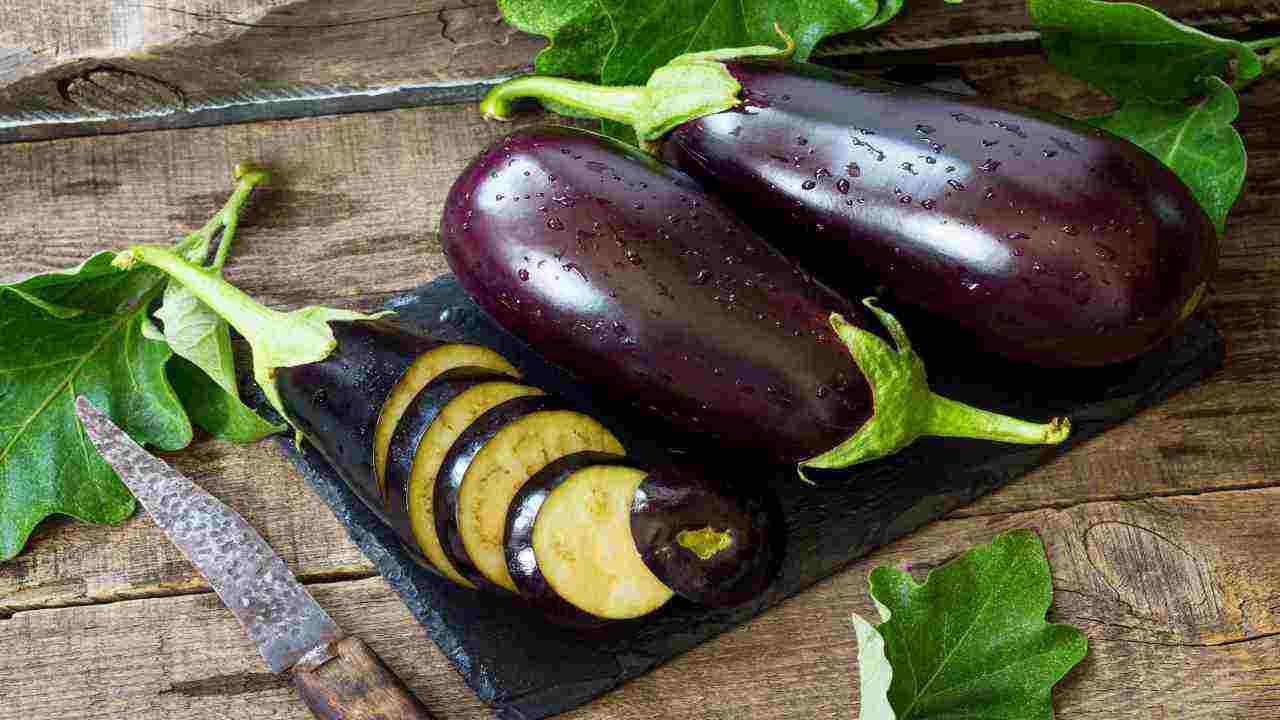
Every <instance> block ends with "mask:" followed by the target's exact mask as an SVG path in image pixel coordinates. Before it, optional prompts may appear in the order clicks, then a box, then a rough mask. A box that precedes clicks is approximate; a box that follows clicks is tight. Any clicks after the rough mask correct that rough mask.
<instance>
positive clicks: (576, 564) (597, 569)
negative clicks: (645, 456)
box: [533, 465, 675, 620]
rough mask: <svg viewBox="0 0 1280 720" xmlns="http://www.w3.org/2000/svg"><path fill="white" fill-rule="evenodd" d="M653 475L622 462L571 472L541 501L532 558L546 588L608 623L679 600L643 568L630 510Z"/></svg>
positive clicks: (534, 534)
mask: <svg viewBox="0 0 1280 720" xmlns="http://www.w3.org/2000/svg"><path fill="white" fill-rule="evenodd" d="M647 476H648V474H647V473H646V472H645V471H643V470H640V469H637V468H633V467H628V466H624V465H594V466H591V467H587V468H584V469H581V470H578V471H577V472H575V473H573V475H572V476H570V477H569V478H568V479H566V480H565V481H564V482H563V483H561V485H560V486H559V487H557V488H556V489H555V490H553V491H552V492H551V493H550V494H548V496H547V497H546V499H545V500H544V501H543V503H542V507H541V509H540V510H539V512H538V516H537V519H536V520H535V521H534V524H533V554H534V557H535V558H536V560H537V563H538V567H539V569H540V570H541V571H542V574H543V576H544V577H545V578H546V580H547V583H548V584H549V585H550V586H551V587H552V589H553V590H555V592H556V594H558V595H559V596H560V597H562V598H564V600H565V601H566V602H568V603H570V604H571V605H573V606H574V607H576V608H578V609H580V610H582V611H584V612H586V613H589V614H591V615H594V616H596V617H600V618H605V619H609V620H628V619H632V618H637V617H641V616H643V615H647V614H649V613H651V612H654V611H655V610H658V609H659V608H661V607H662V606H664V605H666V604H667V602H668V601H670V600H671V598H672V597H673V596H674V595H675V593H674V592H673V591H672V590H671V588H670V587H667V585H665V584H664V583H663V582H662V581H661V580H659V579H658V577H657V576H656V575H654V574H653V571H651V570H650V569H649V566H648V565H646V564H645V562H644V559H643V558H642V557H641V556H640V552H639V551H638V550H637V549H636V546H635V540H634V539H633V538H632V535H631V506H632V502H633V500H634V498H635V495H636V491H637V490H638V489H639V488H640V485H641V483H643V482H644V480H645V478H646V477H647Z"/></svg>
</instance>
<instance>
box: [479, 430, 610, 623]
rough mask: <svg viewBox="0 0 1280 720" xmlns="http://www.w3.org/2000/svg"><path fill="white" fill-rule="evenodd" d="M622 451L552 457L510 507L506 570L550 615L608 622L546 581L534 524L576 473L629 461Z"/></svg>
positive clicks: (518, 588) (559, 619)
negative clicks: (548, 501) (552, 496)
mask: <svg viewBox="0 0 1280 720" xmlns="http://www.w3.org/2000/svg"><path fill="white" fill-rule="evenodd" d="M626 463H627V458H626V457H624V456H622V455H614V454H611V453H601V452H590V451H587V452H579V453H573V454H572V455H566V456H564V457H562V458H559V459H557V460H553V461H552V462H551V463H550V464H548V465H547V466H546V467H544V468H542V469H541V470H539V471H538V472H536V473H534V475H533V477H531V478H529V481H528V482H526V483H525V484H524V487H522V488H520V491H519V492H518V493H516V496H515V498H514V499H513V500H512V501H511V507H510V508H509V509H508V510H507V529H506V539H505V541H504V549H505V551H506V557H507V572H509V573H510V574H511V579H512V580H513V581H514V582H515V585H516V591H517V592H518V593H519V594H520V597H522V598H524V599H525V600H527V601H529V602H530V603H532V604H533V605H535V606H537V607H538V608H539V609H541V610H542V611H543V612H545V613H546V614H547V616H548V617H550V618H551V619H553V620H555V621H557V622H561V623H564V624H567V625H573V626H580V627H581V626H585V627H592V626H595V625H599V624H601V623H604V622H607V621H606V620H605V619H604V618H601V617H597V616H595V615H592V614H590V613H588V612H586V611H585V610H582V609H581V608H579V607H578V606H576V605H574V604H572V603H570V602H569V601H568V600H565V599H564V598H562V597H560V595H559V594H558V593H557V592H556V591H555V589H554V588H552V587H551V584H550V583H548V582H547V577H546V575H543V573H542V569H541V568H540V567H539V566H538V558H537V556H536V554H535V553H534V549H533V528H534V524H535V523H536V522H537V519H538V512H539V511H540V510H541V509H542V504H543V502H545V501H546V499H547V497H548V496H549V495H550V494H551V493H552V492H554V491H555V490H556V489H557V488H559V487H560V486H561V485H563V484H564V483H565V482H566V481H567V480H569V478H570V477H572V476H573V475H574V473H576V472H578V471H579V470H583V469H585V468H589V467H598V466H611V465H624V466H625V465H626Z"/></svg>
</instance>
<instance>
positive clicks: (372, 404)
mask: <svg viewBox="0 0 1280 720" xmlns="http://www.w3.org/2000/svg"><path fill="white" fill-rule="evenodd" d="M331 326H332V328H333V333H334V336H335V337H336V338H337V341H338V344H337V348H336V349H335V350H334V352H333V353H332V354H331V355H329V356H328V357H327V358H325V359H324V360H322V361H320V362H314V363H305V364H302V365H297V366H293V367H282V368H279V369H278V370H277V372H276V374H275V380H276V387H277V388H278V390H279V393H280V399H281V401H282V402H283V403H284V409H285V411H286V416H287V419H288V420H289V422H290V424H292V425H293V426H294V427H295V428H297V429H298V430H299V431H300V432H301V433H302V434H303V435H305V436H306V437H307V438H308V439H309V440H310V441H311V443H312V444H313V445H314V446H315V447H316V449H317V450H319V451H320V454H321V455H323V456H324V458H325V460H327V461H328V462H329V464H330V465H332V466H333V468H334V470H336V471H337V472H338V475H339V476H341V477H342V479H343V480H344V481H346V483H347V485H349V486H350V487H351V489H352V490H354V491H355V492H356V494H357V495H359V496H360V497H361V498H362V499H363V500H364V501H365V503H366V504H368V505H369V506H370V507H371V508H373V509H374V510H375V512H378V513H379V514H380V515H381V516H382V517H383V518H384V519H386V520H388V521H390V520H391V516H390V515H389V514H388V512H387V509H388V508H387V506H386V504H385V501H384V497H385V492H384V485H383V483H382V481H381V480H380V479H379V475H378V474H376V470H375V458H376V457H377V454H376V453H377V452H378V448H379V447H380V443H381V442H382V438H384V437H385V438H386V439H387V440H388V441H389V440H390V437H391V432H390V429H393V428H394V427H395V423H396V421H398V420H399V416H400V414H401V413H403V412H404V407H405V406H407V405H408V403H407V402H405V398H406V397H409V398H410V399H411V397H412V396H411V395H409V393H411V392H412V393H414V394H416V391H417V388H419V387H420V386H421V385H423V384H425V383H424V382H423V380H424V378H428V377H434V376H435V375H436V374H438V373H439V372H440V371H442V370H445V369H448V368H449V367H452V366H456V365H476V364H482V363H483V364H485V365H486V366H489V367H493V368H494V369H497V370H499V371H503V372H510V373H512V374H514V373H515V368H512V367H511V365H510V364H509V363H507V361H506V360H503V359H502V358H501V357H500V356H499V355H498V354H497V353H495V352H493V351H492V350H489V349H488V348H482V347H479V346H476V345H465V344H459V343H445V342H441V341H439V340H435V339H432V338H427V337H423V336H421V335H418V334H416V333H412V332H409V331H408V330H405V329H403V328H401V327H399V326H397V325H394V324H392V323H389V322H387V321H385V320H356V321H351V322H333V323H331ZM382 452H383V454H384V455H385V450H384V451H382Z"/></svg>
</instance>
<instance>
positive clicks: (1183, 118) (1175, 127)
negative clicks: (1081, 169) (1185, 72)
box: [1092, 77, 1247, 234]
mask: <svg viewBox="0 0 1280 720" xmlns="http://www.w3.org/2000/svg"><path fill="white" fill-rule="evenodd" d="M1202 87H1203V88H1204V92H1205V94H1204V96H1203V97H1202V98H1201V99H1200V100H1198V101H1197V102H1194V103H1190V104H1188V103H1184V102H1174V103H1154V102H1151V101H1149V100H1141V99H1135V100H1129V101H1128V102H1126V103H1125V104H1124V105H1122V106H1121V107H1120V109H1119V110H1117V111H1116V112H1114V113H1112V114H1110V115H1105V116H1103V117H1098V118H1093V119H1092V122H1093V123H1094V124H1095V125H1097V126H1098V127H1100V128H1103V129H1104V130H1109V131H1111V132H1113V133H1115V134H1116V135H1119V136H1121V137H1123V138H1125V139H1127V140H1129V141H1130V142H1132V143H1134V144H1136V145H1139V146H1140V147H1142V148H1143V149H1144V150H1146V151H1147V152H1149V153H1151V154H1152V155H1155V156H1156V157H1158V158H1160V160H1161V161H1163V162H1164V164H1165V165H1168V166H1169V167H1170V168H1171V169H1172V170H1173V171H1174V172H1175V173H1177V175H1178V177H1179V178H1181V179H1182V182H1184V183H1186V184H1187V187H1189V188H1191V192H1192V194H1194V195H1195V197H1196V200H1198V201H1200V205H1201V206H1203V207H1204V209H1205V212H1207V213H1209V217H1210V218H1212V219H1213V223H1214V225H1215V226H1216V227H1217V228H1218V233H1219V234H1221V233H1222V231H1223V229H1224V228H1225V227H1226V223H1227V213H1228V212H1229V211H1230V210H1231V206H1232V204H1234V203H1235V201H1236V197H1237V196H1239V195H1240V189H1241V188H1242V187H1243V186H1244V175H1245V168H1246V165H1247V158H1246V155H1245V150H1244V141H1243V140H1241V139H1240V134H1239V133H1237V132H1236V129H1235V128H1233V127H1231V122H1232V121H1233V120H1235V119H1236V115H1237V114H1239V112H1240V104H1239V102H1238V101H1237V99H1236V94H1235V92H1234V91H1232V90H1231V88H1230V87H1229V86H1228V85H1227V84H1226V83H1225V82H1223V81H1222V80H1221V79H1220V78H1216V77H1213V78H1206V79H1205V80H1204V81H1203V85H1202Z"/></svg>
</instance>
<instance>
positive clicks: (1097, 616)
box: [0, 489, 1280, 720]
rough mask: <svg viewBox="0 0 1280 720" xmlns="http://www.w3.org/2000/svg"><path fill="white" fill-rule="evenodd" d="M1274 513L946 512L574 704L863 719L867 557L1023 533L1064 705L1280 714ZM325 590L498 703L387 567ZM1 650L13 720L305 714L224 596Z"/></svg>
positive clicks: (444, 704)
mask: <svg viewBox="0 0 1280 720" xmlns="http://www.w3.org/2000/svg"><path fill="white" fill-rule="evenodd" d="M1277 512H1280V489H1266V490H1253V491H1248V492H1223V493H1213V494H1208V495H1198V496H1190V497H1177V498H1158V499H1152V500H1145V501H1135V502H1102V503H1088V504H1085V505H1080V506H1077V507H1073V508H1070V509H1068V510H1064V511H1060V510H1038V511H1031V512H1027V513H1018V514H1010V515H1004V516H1001V517H998V518H965V519H957V520H945V521H942V522H938V523H934V524H932V525H930V526H928V527H926V528H925V529H924V530H922V531H920V532H917V533H915V534H913V535H911V536H909V537H908V538H906V539H904V540H903V541H900V542H898V543H896V544H894V545H891V546H889V547H886V548H883V549H881V550H880V551H878V552H876V553H875V554H873V555H872V556H871V557H870V558H868V559H867V560H866V561H864V562H860V563H857V564H855V565H853V566H852V567H850V568H849V569H848V570H846V571H845V572H843V573H841V574H839V575H837V576H836V577H834V578H832V579H831V580H829V581H827V582H824V583H821V584H820V585H819V586H817V587H815V588H814V589H813V590H811V591H809V592H807V593H804V594H803V595H801V596H799V597H797V598H795V599H793V600H790V601H788V602H786V603H784V604H782V605H780V606H779V607H777V608H775V609H773V610H771V611H770V612H769V613H767V614H765V615H763V616H761V617H760V618H757V619H756V620H755V621H753V622H751V623H749V624H747V625H745V626H743V627H740V628H738V629H736V630H734V631H732V632H730V633H727V634H726V635H724V636H721V637H720V638H717V639H716V640H713V641H712V642H710V643H707V644H705V645H703V646H701V647H699V648H697V649H696V650H694V651H692V652H690V653H688V654H687V655H684V656H682V657H680V658H678V659H676V660H675V661H673V662H672V663H670V664H669V665H668V666H667V667H665V668H663V669H661V670H659V671H658V672H655V673H651V674H649V675H646V676H644V677H642V678H640V679H638V680H636V681H634V682H632V683H630V684H628V685H626V686H624V687H623V688H622V689H620V690H618V691H616V692H614V693H610V694H609V695H606V696H605V697H603V698H601V699H600V700H598V701H596V702H595V703H593V704H591V705H589V706H587V707H585V708H582V709H580V710H578V711H575V712H572V713H569V714H568V715H566V716H565V717H566V718H572V719H577V718H593V719H594V720H640V719H641V718H653V717H689V718H707V719H712V718H715V719H721V718H723V719H729V718H740V717H750V718H761V719H784V718H785V719H792V718H794V719H796V720H800V719H804V720H809V719H810V718H814V717H821V718H835V717H846V718H847V717H856V715H855V710H856V692H857V691H856V681H855V679H854V678H855V677H856V675H855V673H856V664H855V660H854V658H855V646H854V643H853V634H852V630H851V628H850V626H849V621H848V617H849V613H851V612H858V613H862V614H864V615H869V614H871V613H872V612H873V609H872V608H871V606H870V604H869V601H868V597H867V594H866V581H865V578H866V574H867V572H869V570H870V568H871V567H873V566H875V565H880V564H890V565H903V564H906V565H907V566H909V567H910V569H911V571H912V572H913V573H917V574H919V575H921V576H922V575H923V574H924V573H925V572H926V571H927V570H929V569H930V568H933V567H936V566H937V565H939V564H941V563H943V562H945V561H947V560H948V559H950V558H951V557H953V556H954V555H956V554H958V553H959V552H960V551H961V550H962V549H963V548H966V547H969V546H970V545H972V544H975V543H979V542H987V541H990V540H991V539H992V538H993V537H994V536H995V535H996V534H998V533H999V532H1001V531H1004V530H1007V529H1010V528H1015V527H1029V528H1033V529H1035V530H1037V531H1038V532H1039V533H1040V534H1041V537H1042V538H1043V540H1044V542H1045V546H1046V549H1047V551H1048V554H1049V559H1050V564H1051V567H1052V569H1053V575H1054V586H1055V588H1056V597H1055V603H1054V606H1053V609H1052V610H1051V616H1052V617H1053V619H1054V620H1055V621H1059V622H1068V623H1071V624H1074V625H1076V626H1078V627H1080V628H1081V629H1082V630H1084V631H1085V633H1086V634H1087V635H1088V638H1089V642H1090V652H1089V656H1088V657H1087V658H1086V660H1085V662H1084V663H1083V664H1082V665H1081V666H1080V667H1079V668H1077V669H1076V670H1075V671H1073V672H1072V673H1071V674H1070V675H1068V677H1067V678H1066V679H1065V680H1064V681H1063V683H1062V684H1061V685H1060V688H1059V692H1058V694H1057V695H1056V699H1055V705H1056V707H1057V710H1058V717H1059V718H1062V719H1063V720H1067V719H1070V718H1099V717H1107V718H1135V720H1136V719H1138V718H1143V719H1144V720H1145V719H1147V718H1205V719H1208V718H1213V719H1214V720H1245V719H1248V720H1255V719H1256V718H1262V717H1270V716H1271V715H1272V714H1274V711H1275V708H1276V706H1277V705H1276V704H1277V702H1280V667H1277V666H1276V662H1275V658H1276V657H1277V656H1278V654H1280V560H1277V559H1276V558H1275V554H1274V552H1272V549H1271V546H1272V545H1273V542H1270V540H1272V539H1273V538H1274V532H1275V521H1274V517H1275V515H1276V514H1277ZM1224 528H1225V529H1226V530H1224ZM312 589H313V591H314V592H315V594H316V596H317V598H318V599H319V601H320V603H321V604H322V605H323V606H324V607H325V608H327V609H328V610H329V611H330V612H331V613H332V614H333V616H334V618H335V619H336V620H337V621H338V622H339V623H340V624H341V625H342V626H343V627H344V628H346V629H347V630H349V631H351V632H353V633H355V634H357V635H358V636H360V637H361V638H363V639H364V640H366V641H367V642H368V643H369V644H370V646H371V647H372V648H373V649H374V650H375V651H376V652H378V654H380V655H381V656H382V657H383V658H385V659H386V661H387V663H388V665H389V666H390V667H391V668H392V669H393V670H394V671H395V672H396V673H397V674H399V675H400V676H401V677H402V678H404V679H405V681H406V682H407V683H408V685H409V687H410V688H412V689H413V690H414V691H415V692H416V693H418V695H419V696H420V697H421V698H422V699H423V701H424V702H425V703H426V705H427V707H428V708H430V709H431V710H432V711H433V712H434V713H436V714H437V715H438V716H440V717H444V718H450V719H451V720H452V719H454V718H457V719H463V718H477V719H479V718H483V717H486V716H487V712H486V711H485V710H484V709H483V708H482V707H481V706H480V705H479V703H478V702H477V701H476V700H475V699H474V698H472V697H470V695H469V694H468V692H467V691H466V689H465V687H464V686H463V684H462V681H461V679H460V678H459V677H458V676H457V675H456V674H454V673H453V672H452V671H451V670H450V669H449V668H448V665H447V663H446V661H445V659H444V657H443V656H442V655H441V654H440V652H439V651H438V650H437V649H436V647H435V646H434V645H433V644H432V643H430V642H429V641H428V640H427V639H426V638H425V637H424V636H423V631H422V629H421V628H420V627H419V626H418V625H417V624H416V623H415V622H413V620H412V618H411V617H410V616H409V614H408V611H407V610H406V609H405V607H404V606H403V605H402V604H401V603H400V602H399V601H398V600H397V599H396V598H395V597H394V595H393V594H392V592H391V591H390V590H389V589H388V588H387V586H386V585H385V583H383V581H382V580H381V579H380V578H369V579H366V580H359V581H350V582H342V583H335V584H324V585H314V586H312ZM0 646H3V647H5V648H8V649H9V650H8V651H7V652H6V653H3V654H0V677H4V678H6V679H8V680H9V681H8V682H5V683H0V707H5V708H6V709H8V710H9V711H10V713H11V714H12V715H13V716H14V717H23V718H26V719H27V720H53V719H55V718H59V719H60V718H70V717H75V718H83V719H84V720H94V719H97V718H115V717H121V716H126V715H128V716H133V717H138V716H142V717H182V718H191V719H192V720H204V719H205V718H208V719H210V720H213V719H215V718H216V719H218V720H222V719H224V718H230V717H237V718H238V717H255V718H257V717H261V718H267V717H271V718H304V717H307V714H306V711H305V710H304V709H303V706H302V705H301V704H300V703H298V702H297V701H296V699H295V697H294V694H293V691H292V689H291V688H290V686H289V684H288V682H287V680H282V679H281V678H277V677H275V676H272V675H269V674H267V672H266V668H265V667H264V666H263V665H262V664H261V661H260V659H259V658H258V656H257V654H256V652H255V650H254V649H253V647H252V645H251V644H250V642H249V641H248V640H247V639H246V638H245V637H244V636H243V634H242V633H241V632H240V630H239V627H238V626H237V625H236V624H235V621H234V619H233V618H232V616H231V614H230V613H229V612H228V611H227V610H226V609H225V608H224V607H222V606H221V605H220V604H219V603H218V601H217V599H216V597H214V596H212V595H197V596H190V597H170V598H154V599H147V600H134V601H126V602H117V603H110V604H105V605H95V606H90V607H73V608H61V609H55V610H35V611H27V612H20V613H17V614H16V615H14V616H13V617H12V618H11V619H9V620H4V621H0ZM783 647H785V652H780V649H781V648H783ZM1161 713H1163V714H1161Z"/></svg>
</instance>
